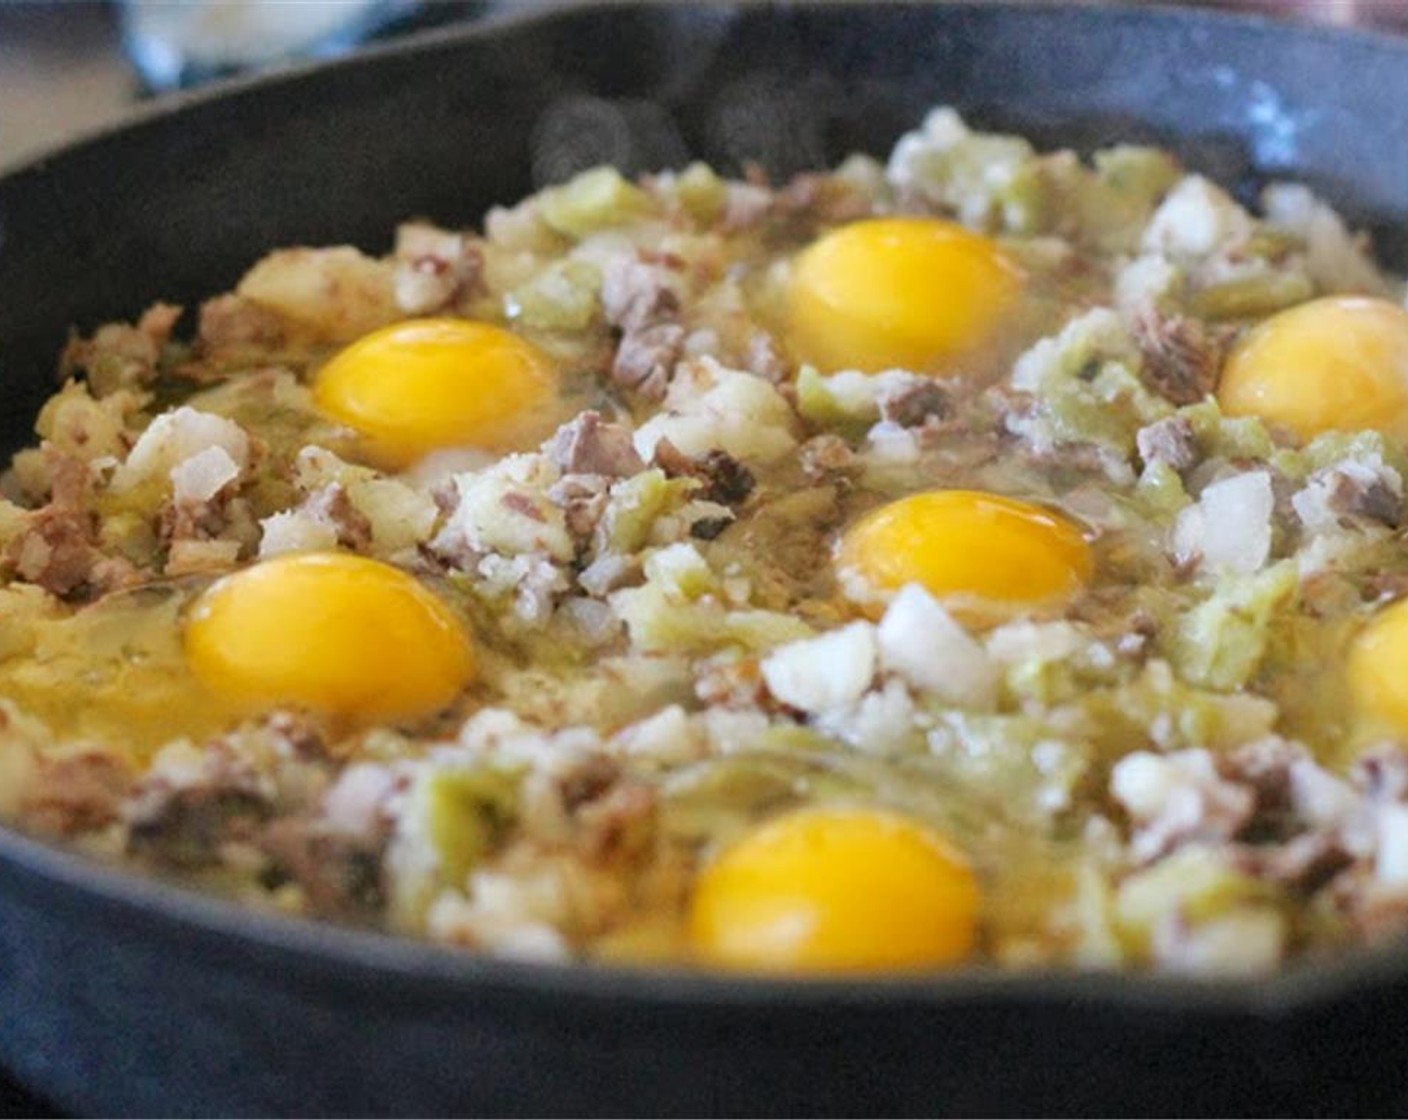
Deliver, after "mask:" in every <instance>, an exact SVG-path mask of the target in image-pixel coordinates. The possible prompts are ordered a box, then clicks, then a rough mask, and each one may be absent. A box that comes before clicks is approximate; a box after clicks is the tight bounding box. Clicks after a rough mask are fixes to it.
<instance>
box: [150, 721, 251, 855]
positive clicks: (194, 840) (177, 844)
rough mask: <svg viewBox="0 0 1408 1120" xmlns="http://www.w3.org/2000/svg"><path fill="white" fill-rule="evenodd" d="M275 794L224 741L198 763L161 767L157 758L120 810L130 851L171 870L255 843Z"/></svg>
mask: <svg viewBox="0 0 1408 1120" xmlns="http://www.w3.org/2000/svg"><path fill="white" fill-rule="evenodd" d="M275 795H276V790H275V787H274V783H273V782H272V780H271V779H269V778H267V777H264V776H262V775H260V774H259V773H257V772H256V771H255V770H254V768H253V767H252V766H251V765H250V764H249V762H248V761H247V760H246V759H245V758H243V757H242V756H241V755H240V753H239V752H238V750H237V749H236V748H235V747H234V746H232V745H231V744H230V743H229V742H227V741H226V740H223V739H216V740H214V741H212V742H210V743H207V744H206V745H205V746H204V747H203V748H202V750H201V753H200V756H199V761H198V762H192V763H188V762H186V761H185V760H182V761H181V762H180V763H178V764H175V765H166V766H163V765H162V760H161V758H160V757H158V759H157V762H156V764H154V765H153V767H152V768H151V769H150V770H149V771H148V772H147V773H146V774H144V775H143V776H142V778H141V779H140V780H139V781H138V782H137V783H136V784H135V785H134V786H133V789H132V793H131V796H130V797H129V798H128V800H127V802H126V804H125V806H124V813H123V815H124V817H125V819H126V821H127V824H128V845H129V848H130V849H131V851H132V852H133V853H134V854H138V855H144V856H147V857H149V858H151V859H153V860H155V861H157V862H159V863H162V864H165V865H167V866H170V867H181V868H197V867H207V866H211V865H214V864H216V863H218V862H219V861H220V858H221V854H220V849H221V848H222V847H223V846H224V845H226V844H228V843H232V842H235V843H247V844H254V843H257V841H258V839H259V836H260V833H261V831H262V829H263V827H264V825H265V823H266V822H267V821H268V820H269V819H270V817H272V816H273V815H274V813H275V804H274V799H275Z"/></svg>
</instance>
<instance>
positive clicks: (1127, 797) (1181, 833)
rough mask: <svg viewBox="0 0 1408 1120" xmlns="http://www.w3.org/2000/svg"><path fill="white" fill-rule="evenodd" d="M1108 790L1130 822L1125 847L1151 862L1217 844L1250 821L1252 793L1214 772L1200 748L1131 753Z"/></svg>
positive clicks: (1210, 759) (1135, 856) (1138, 860)
mask: <svg viewBox="0 0 1408 1120" xmlns="http://www.w3.org/2000/svg"><path fill="white" fill-rule="evenodd" d="M1111 792H1112V793H1113V794H1114V796H1115V799H1116V800H1117V801H1119V802H1120V804H1122V805H1123V806H1124V808H1125V811H1126V812H1127V813H1128V814H1129V816H1130V819H1131V820H1132V821H1133V822H1134V830H1133V834H1132V836H1131V837H1130V842H1129V850H1130V855H1131V857H1132V858H1133V859H1134V860H1135V862H1136V863H1152V862H1154V861H1155V860H1158V859H1160V858H1162V857H1163V856H1165V855H1168V854H1169V853H1170V852H1172V851H1174V850H1175V849H1177V848H1180V847H1182V846H1183V845H1185V844H1190V843H1199V844H1221V843H1226V842H1227V841H1229V840H1231V839H1232V838H1233V837H1235V836H1237V835H1238V834H1239V833H1240V832H1241V831H1242V829H1243V828H1244V827H1245V826H1246V825H1247V823H1248V822H1249V821H1250V820H1251V819H1252V814H1253V812H1254V811H1255V809H1256V797H1255V795H1254V794H1253V792H1252V790H1251V789H1250V788H1248V787H1247V786H1246V785H1244V784H1242V783H1241V782H1238V781H1235V780H1232V779H1229V778H1228V777H1225V776H1224V775H1222V774H1221V773H1219V772H1218V768H1217V765H1216V762H1215V760H1214V759H1213V757H1212V755H1211V754H1209V753H1208V752H1207V751H1204V750H1187V751H1179V752H1177V753H1175V754H1170V755H1162V756H1159V755H1152V754H1142V753H1141V754H1132V755H1129V756H1127V757H1126V758H1124V759H1123V760H1122V761H1121V762H1120V763H1119V764H1118V765H1117V766H1116V767H1115V769H1114V772H1113V774H1112V776H1111Z"/></svg>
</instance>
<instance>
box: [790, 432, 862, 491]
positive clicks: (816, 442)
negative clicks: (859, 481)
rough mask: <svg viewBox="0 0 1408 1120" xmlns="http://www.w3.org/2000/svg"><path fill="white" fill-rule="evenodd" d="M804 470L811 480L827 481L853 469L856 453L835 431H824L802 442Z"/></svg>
mask: <svg viewBox="0 0 1408 1120" xmlns="http://www.w3.org/2000/svg"><path fill="white" fill-rule="evenodd" d="M801 458H802V470H803V471H804V472H805V473H806V476H807V480H808V481H810V482H827V481H830V480H831V479H832V477H833V476H835V475H837V474H843V473H845V472H846V471H850V470H853V469H854V468H855V466H856V462H857V459H856V453H855V452H854V451H852V450H851V445H850V444H849V443H847V442H846V441H845V440H844V439H842V438H841V437H840V436H838V435H836V434H835V433H833V432H823V433H822V434H821V435H817V436H813V437H812V438H811V439H809V440H807V442H806V443H804V444H802V451H801Z"/></svg>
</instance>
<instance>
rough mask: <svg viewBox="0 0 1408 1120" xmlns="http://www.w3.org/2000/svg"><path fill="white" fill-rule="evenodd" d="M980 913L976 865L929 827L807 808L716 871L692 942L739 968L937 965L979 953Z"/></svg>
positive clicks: (749, 836)
mask: <svg viewBox="0 0 1408 1120" xmlns="http://www.w3.org/2000/svg"><path fill="white" fill-rule="evenodd" d="M978 905H979V894H978V886H977V883H976V881H975V879H974V877H973V872H972V870H971V869H970V868H969V866H968V862H967V860H965V859H964V858H963V856H962V855H961V854H960V853H959V852H958V851H957V850H956V849H954V848H953V847H952V846H950V845H949V844H948V843H947V842H946V841H945V840H944V838H943V837H941V836H939V835H938V834H937V833H935V832H932V831H930V830H929V829H928V828H926V827H924V826H923V825H920V824H918V823H917V822H915V821H912V820H910V819H908V818H906V817H902V816H898V815H896V814H893V813H888V812H884V811H880V810H874V809H859V808H855V809H852V808H818V809H804V810H800V811H798V812H794V813H791V814H789V815H787V816H783V817H778V818H776V819H774V820H772V821H769V822H767V823H765V824H763V825H761V826H760V827H758V828H756V829H755V830H753V831H752V832H749V833H746V834H745V835H744V836H743V837H742V838H741V839H740V840H738V841H737V842H735V843H734V844H733V845H731V846H730V847H727V848H725V849H724V851H723V852H722V853H720V855H719V856H718V857H717V858H716V859H715V860H714V861H713V862H712V863H710V864H709V865H708V866H707V867H705V869H704V871H703V872H702V873H701V874H700V876H699V881H698V883H697V884H696V886H695V890H694V895H693V898H692V901H691V906H690V913H689V936H690V941H691V944H692V946H693V949H694V952H695V953H696V955H697V956H699V957H700V958H702V959H703V960H704V961H706V962H707V963H709V964H712V965H717V966H723V967H728V968H741V969H754V970H759V971H772V972H853V971H882V970H887V969H908V968H933V967H940V966H944V965H952V964H957V963H959V962H961V961H962V960H964V959H965V958H966V957H967V956H968V955H969V953H970V952H971V951H972V949H973V943H974V940H975V937H976V931H977V916H978Z"/></svg>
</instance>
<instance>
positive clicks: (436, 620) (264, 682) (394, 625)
mask: <svg viewBox="0 0 1408 1120" xmlns="http://www.w3.org/2000/svg"><path fill="white" fill-rule="evenodd" d="M185 650H186V660H187V662H188V664H189V665H190V667H191V669H192V671H193V672H194V673H195V675H196V676H197V677H198V678H200V680H201V681H202V682H204V684H205V685H206V686H207V687H208V688H210V689H211V690H212V691H213V692H215V693H216V694H217V695H219V696H221V697H224V698H226V699H229V700H231V701H234V702H236V703H238V704H240V705H242V706H247V707H249V708H251V709H258V708H260V707H267V706H271V705H280V704H292V705H298V706H302V707H307V708H311V709H314V710H316V711H321V712H326V713H328V714H332V715H338V716H348V717H353V718H358V719H362V718H365V719H377V718H380V719H395V718H408V717H412V716H418V715H424V714H427V713H430V712H432V711H434V710H435V709H437V708H440V707H443V706H444V705H446V704H448V703H449V702H450V701H451V700H453V699H454V698H455V696H456V695H458V694H459V692H460V690H461V689H462V688H463V687H464V686H465V684H466V683H468V681H469V680H470V679H471V677H472V676H473V673H474V658H473V651H472V649H471V646H470V643H469V640H468V638H467V636H466V635H465V632H464V630H463V628H462V627H461V626H460V623H459V621H458V620H457V619H456V618H455V616H454V615H453V614H452V613H451V611H450V610H449V608H448V607H446V606H445V604H444V603H442V602H441V601H440V600H439V599H437V598H436V597H435V596H434V595H433V594H432V593H431V592H430V591H428V590H426V589H425V588H424V587H422V586H421V585H420V584H419V583H418V582H417V581H416V580H415V579H414V578H413V577H411V576H409V575H407V574H406V573H405V572H402V571H400V570H399V569H397V568H393V567H391V566H390V565H389V564H382V563H380V562H378V561H375V560H367V559H364V558H362V557H359V556H347V555H342V554H337V553H295V554H291V555H287V556H280V557H276V558H274V559H272V560H266V561H263V562H262V563H259V564H256V565H254V566H253V567H250V568H246V569H244V570H243V571H240V572H236V573H235V574H233V575H230V576H226V577H225V578H223V579H221V580H218V581H217V582H216V583H214V584H212V585H211V587H210V588H209V589H208V590H207V591H206V592H205V593H204V594H203V595H202V596H201V597H200V598H199V599H198V600H197V601H196V604H195V606H194V607H193V608H192V610H191V613H190V616H189V617H188V619H187V621H186V631H185Z"/></svg>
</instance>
